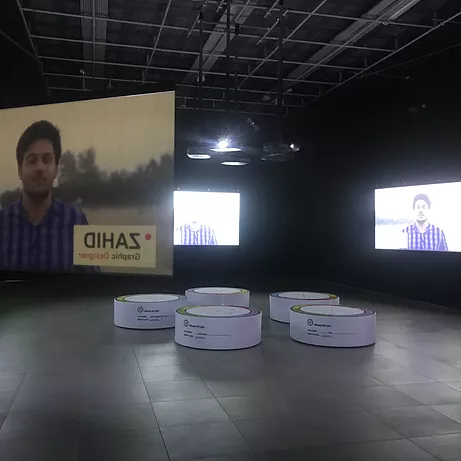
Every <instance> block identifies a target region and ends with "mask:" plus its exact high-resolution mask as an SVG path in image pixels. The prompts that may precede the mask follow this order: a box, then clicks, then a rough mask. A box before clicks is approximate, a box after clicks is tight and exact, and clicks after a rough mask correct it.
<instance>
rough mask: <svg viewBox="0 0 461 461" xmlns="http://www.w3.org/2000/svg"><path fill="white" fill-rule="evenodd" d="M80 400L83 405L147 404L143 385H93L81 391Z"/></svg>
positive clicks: (147, 399)
mask: <svg viewBox="0 0 461 461" xmlns="http://www.w3.org/2000/svg"><path fill="white" fill-rule="evenodd" d="M81 399H82V403H83V404H84V405H90V404H94V405H109V404H117V403H149V402H150V400H149V396H148V395H147V391H146V387H145V385H144V383H139V382H128V383H127V382H122V383H117V382H114V383H112V385H110V386H108V385H102V384H101V383H93V384H89V385H88V386H85V387H84V388H82V390H81Z"/></svg>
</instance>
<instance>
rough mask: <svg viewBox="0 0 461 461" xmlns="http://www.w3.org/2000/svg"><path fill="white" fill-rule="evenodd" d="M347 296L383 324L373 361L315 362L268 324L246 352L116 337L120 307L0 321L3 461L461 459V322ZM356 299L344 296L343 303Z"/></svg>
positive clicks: (319, 351)
mask: <svg viewBox="0 0 461 461" xmlns="http://www.w3.org/2000/svg"><path fill="white" fill-rule="evenodd" d="M335 291H338V292H339V294H340V295H342V297H343V301H345V302H346V303H347V304H348V305H358V306H364V307H371V308H374V309H376V310H377V312H378V340H377V343H376V345H375V346H373V347H369V348H364V349H351V350H339V349H325V348H317V347H309V346H305V345H302V344H299V343H296V342H294V341H291V340H290V338H289V328H288V326H287V325H283V324H280V323H275V322H272V321H271V320H270V319H269V318H268V316H267V313H268V312H267V311H268V305H267V304H268V303H267V294H264V295H263V294H253V295H252V303H253V305H254V307H258V308H261V309H262V310H263V311H264V314H265V318H264V325H263V343H262V344H261V345H260V346H258V347H255V348H252V349H248V350H243V351H225V352H213V351H198V350H192V349H185V348H182V347H179V346H177V345H176V344H175V343H174V341H173V338H174V332H173V331H133V330H123V329H118V328H115V327H114V326H113V322H112V320H113V319H112V315H113V314H112V305H111V299H110V298H100V299H89V298H86V299H85V300H83V301H81V302H78V301H77V300H75V299H74V300H68V301H65V300H64V301H60V302H47V303H43V304H38V305H36V306H35V307H34V306H32V307H30V306H28V305H27V303H26V301H25V300H24V302H19V301H18V302H15V304H14V309H12V308H7V309H6V310H4V311H3V312H0V426H1V428H0V460H2V461H13V460H14V461H23V460H27V461H36V460H47V461H53V460H55V459H56V460H60V461H66V460H72V461H91V460H93V459H94V460H98V461H104V460H111V461H112V460H114V461H117V460H120V461H122V460H123V461H125V460H127V461H137V460H142V461H150V460H152V461H157V460H168V459H170V460H173V461H176V460H178V461H191V460H193V459H202V460H204V461H206V460H208V461H226V460H227V461H257V460H259V461H261V460H267V461H272V460H286V461H292V460H303V461H304V460H311V459H312V460H315V461H362V460H364V461H368V460H371V459H373V460H375V461H387V460H389V461H413V460H415V461H416V460H418V461H430V460H433V461H434V460H437V459H439V460H446V461H455V460H456V461H459V459H461V457H460V453H461V358H460V357H461V311H459V312H458V311H453V310H449V309H445V308H442V307H438V306H429V305H424V304H421V303H415V302H412V301H408V302H407V301H402V300H393V299H392V298H390V297H386V296H380V295H376V294H372V293H364V292H354V291H353V290H350V289H344V288H340V289H337V290H335ZM343 291H344V292H343Z"/></svg>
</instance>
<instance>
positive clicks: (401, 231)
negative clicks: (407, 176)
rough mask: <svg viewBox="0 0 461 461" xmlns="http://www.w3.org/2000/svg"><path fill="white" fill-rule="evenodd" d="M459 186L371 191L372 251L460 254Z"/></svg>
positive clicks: (430, 186) (413, 187)
mask: <svg viewBox="0 0 461 461" xmlns="http://www.w3.org/2000/svg"><path fill="white" fill-rule="evenodd" d="M459 197H461V182H455V183H445V184H428V185H421V186H406V187H393V188H389V189H376V190H375V248H377V249H392V250H410V251H451V252H461V233H460V232H459V229H460V228H461V213H459V212H458V211H457V210H456V204H457V201H458V198H459Z"/></svg>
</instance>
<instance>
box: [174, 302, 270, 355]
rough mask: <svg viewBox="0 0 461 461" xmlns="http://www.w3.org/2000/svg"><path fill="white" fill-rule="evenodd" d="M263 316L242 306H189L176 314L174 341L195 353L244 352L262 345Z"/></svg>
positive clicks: (258, 311)
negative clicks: (238, 350)
mask: <svg viewBox="0 0 461 461" xmlns="http://www.w3.org/2000/svg"><path fill="white" fill-rule="evenodd" d="M261 324H262V314H261V311H260V310H258V309H250V308H248V307H241V306H228V305H225V306H221V305H216V306H211V305H210V306H188V307H181V308H179V309H177V311H176V322H175V341H176V342H177V343H178V344H181V345H182V346H186V347H192V348H195V349H210V350H231V349H245V348H247V347H253V346H256V345H257V344H259V343H260V342H261Z"/></svg>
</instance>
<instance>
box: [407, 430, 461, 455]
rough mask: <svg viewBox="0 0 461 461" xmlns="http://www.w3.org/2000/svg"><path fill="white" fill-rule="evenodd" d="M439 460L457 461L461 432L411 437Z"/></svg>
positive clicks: (460, 450)
mask: <svg viewBox="0 0 461 461" xmlns="http://www.w3.org/2000/svg"><path fill="white" fill-rule="evenodd" d="M411 440H412V442H414V443H416V444H417V445H419V446H420V447H421V448H423V449H424V450H426V451H428V452H429V453H431V454H432V455H434V456H435V457H436V458H437V459H438V460H440V461H459V459H460V453H461V434H450V435H438V436H434V437H419V438H415V439H411Z"/></svg>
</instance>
